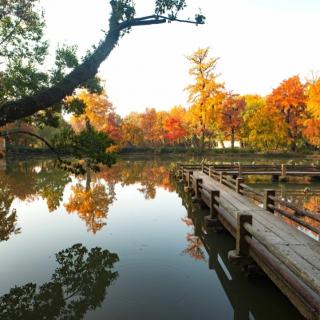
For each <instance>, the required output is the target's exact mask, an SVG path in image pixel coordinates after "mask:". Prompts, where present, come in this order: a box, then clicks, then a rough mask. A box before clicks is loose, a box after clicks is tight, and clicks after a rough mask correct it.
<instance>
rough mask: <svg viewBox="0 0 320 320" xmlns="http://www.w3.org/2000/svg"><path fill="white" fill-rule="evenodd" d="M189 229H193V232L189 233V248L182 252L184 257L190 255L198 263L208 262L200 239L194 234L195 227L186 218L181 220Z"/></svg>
mask: <svg viewBox="0 0 320 320" xmlns="http://www.w3.org/2000/svg"><path fill="white" fill-rule="evenodd" d="M181 220H182V222H183V223H185V224H186V225H187V226H188V227H192V228H193V232H188V233H187V242H188V246H187V248H186V249H184V250H183V251H182V254H183V255H188V256H190V257H191V258H193V259H195V260H197V261H206V256H205V252H204V246H203V243H202V241H201V239H200V238H199V237H197V236H196V235H195V234H194V225H193V222H192V220H191V219H189V218H188V217H185V218H183V219H181Z"/></svg>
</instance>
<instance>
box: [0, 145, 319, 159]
mask: <svg viewBox="0 0 320 320" xmlns="http://www.w3.org/2000/svg"><path fill="white" fill-rule="evenodd" d="M57 151H59V150H57ZM116 154H117V155H118V156H119V157H120V158H122V157H125V158H126V157H136V156H137V157H140V156H146V155H147V156H150V155H151V156H174V157H180V156H202V157H205V156H217V157H224V156H228V157H248V156H249V157H252V158H256V157H257V158H259V157H266V158H288V159H290V158H304V157H306V156H307V157H308V158H319V159H320V151H314V150H307V149H304V150H299V151H296V152H292V151H283V150H282V151H256V150H252V149H248V148H234V149H231V148H226V149H223V148H222V149H204V150H199V149H196V148H185V147H180V148H179V147H160V148H152V147H145V148H123V149H121V150H119V151H118V152H117V153H116ZM60 155H61V156H64V157H70V156H72V155H70V154H68V153H66V152H61V153H60ZM15 157H18V158H23V157H28V158H30V157H46V158H53V157H55V155H54V154H53V153H52V151H51V150H50V149H47V148H28V147H18V148H17V147H9V148H8V150H7V153H6V156H5V157H0V159H1V158H6V159H8V160H10V159H12V158H15Z"/></svg>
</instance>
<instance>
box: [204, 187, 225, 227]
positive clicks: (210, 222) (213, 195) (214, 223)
mask: <svg viewBox="0 0 320 320" xmlns="http://www.w3.org/2000/svg"><path fill="white" fill-rule="evenodd" d="M219 197H220V191H219V190H211V191H210V216H207V217H205V225H206V227H207V228H208V229H210V230H212V231H214V232H218V231H221V230H223V226H222V224H221V222H220V221H219V219H218V210H217V208H216V207H218V206H219V201H218V200H217V198H219Z"/></svg>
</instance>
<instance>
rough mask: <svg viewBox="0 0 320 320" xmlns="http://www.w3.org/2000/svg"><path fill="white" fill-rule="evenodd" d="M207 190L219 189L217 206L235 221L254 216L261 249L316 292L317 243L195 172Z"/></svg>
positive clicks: (319, 279)
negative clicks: (238, 218) (278, 260)
mask: <svg viewBox="0 0 320 320" xmlns="http://www.w3.org/2000/svg"><path fill="white" fill-rule="evenodd" d="M194 174H195V175H196V176H197V177H198V178H201V179H203V184H204V185H206V186H207V188H213V189H219V190H220V192H221V193H220V194H221V196H220V198H221V205H222V206H223V207H224V208H225V209H227V211H228V212H229V213H230V214H231V215H232V216H233V218H236V216H237V214H238V213H240V212H241V213H249V214H252V215H253V217H254V221H253V228H254V230H255V233H256V236H257V238H260V240H261V242H263V244H264V246H265V247H266V248H267V249H268V250H269V251H270V252H272V253H273V254H274V255H275V256H277V257H279V258H280V259H281V261H283V262H284V263H285V264H286V265H288V267H289V268H290V270H292V271H293V272H294V273H295V274H297V275H298V276H300V277H301V278H303V279H304V281H305V282H306V283H307V284H308V285H309V286H310V287H312V288H313V289H314V290H315V291H316V292H318V293H319V292H320V277H319V274H320V252H319V251H320V249H319V244H318V243H317V242H316V241H315V240H313V239H311V238H309V237H308V236H306V235H304V234H303V233H302V232H300V231H298V230H296V229H295V228H293V227H291V226H289V225H287V224H286V223H285V222H284V221H282V220H281V219H280V218H279V217H277V216H274V215H272V214H270V213H268V212H266V211H265V210H263V209H260V208H259V207H257V206H256V205H254V204H253V203H251V202H249V201H248V200H247V199H246V198H244V197H243V196H241V195H239V194H237V193H235V192H234V191H232V190H231V189H230V188H228V187H226V186H223V185H221V184H219V183H217V182H215V181H214V180H213V179H211V178H210V177H208V176H207V177H206V175H205V174H203V173H201V172H198V171H196V172H195V173H194Z"/></svg>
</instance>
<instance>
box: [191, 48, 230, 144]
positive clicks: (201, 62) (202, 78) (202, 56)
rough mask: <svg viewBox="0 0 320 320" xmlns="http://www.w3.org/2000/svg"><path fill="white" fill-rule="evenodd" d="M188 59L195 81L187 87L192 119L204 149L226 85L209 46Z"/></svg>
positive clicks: (195, 131) (195, 132) (216, 59)
mask: <svg viewBox="0 0 320 320" xmlns="http://www.w3.org/2000/svg"><path fill="white" fill-rule="evenodd" d="M187 59H188V60H189V61H190V63H191V68H190V70H189V73H190V75H191V76H192V77H193V78H194V83H193V84H191V85H189V86H188V87H187V90H188V91H189V102H190V103H191V107H190V114H191V121H192V126H193V128H194V134H195V135H196V136H198V137H199V140H200V148H201V149H203V148H204V143H205V137H206V135H207V134H208V131H209V129H210V128H212V124H213V121H214V113H215V111H216V108H217V106H218V105H219V104H220V103H221V101H222V99H223V96H224V94H223V87H224V85H223V84H222V83H220V82H218V80H217V78H218V74H217V73H216V72H215V69H216V66H217V61H218V58H210V57H209V48H205V49H199V50H197V51H196V52H194V53H193V54H192V55H191V56H188V57H187Z"/></svg>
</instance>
